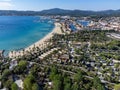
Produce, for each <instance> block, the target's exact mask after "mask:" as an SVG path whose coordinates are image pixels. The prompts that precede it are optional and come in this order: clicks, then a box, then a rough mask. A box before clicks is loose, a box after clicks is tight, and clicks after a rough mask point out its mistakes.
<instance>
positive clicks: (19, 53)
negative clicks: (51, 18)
mask: <svg viewBox="0 0 120 90" xmlns="http://www.w3.org/2000/svg"><path fill="white" fill-rule="evenodd" d="M54 25H55V27H54V28H53V30H52V31H51V32H50V33H48V34H47V35H46V36H44V37H43V38H42V39H40V40H39V41H37V42H35V43H33V44H32V45H30V46H28V47H26V48H24V49H23V50H20V51H10V52H9V53H8V56H9V57H10V58H15V57H18V56H23V55H24V54H27V52H30V51H31V50H32V49H33V48H35V47H39V48H41V49H42V48H45V47H47V45H46V43H45V42H46V41H48V40H49V39H50V38H52V37H53V34H55V33H57V34H62V31H61V24H60V23H57V22H55V23H54Z"/></svg>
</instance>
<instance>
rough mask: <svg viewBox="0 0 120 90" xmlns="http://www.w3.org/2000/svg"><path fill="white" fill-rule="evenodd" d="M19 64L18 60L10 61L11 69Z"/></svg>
mask: <svg viewBox="0 0 120 90" xmlns="http://www.w3.org/2000/svg"><path fill="white" fill-rule="evenodd" d="M17 65H18V62H17V60H15V59H13V60H12V61H10V67H9V69H10V70H12V69H13V67H15V66H17Z"/></svg>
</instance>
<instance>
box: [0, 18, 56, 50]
mask: <svg viewBox="0 0 120 90" xmlns="http://www.w3.org/2000/svg"><path fill="white" fill-rule="evenodd" d="M53 28H54V23H53V21H52V22H51V21H50V19H48V20H47V19H43V18H42V17H40V16H0V50H5V51H13V50H20V49H23V48H26V47H28V46H30V45H32V44H33V43H35V42H37V41H38V40H40V39H42V38H43V37H45V36H46V35H47V34H48V33H50V32H51V31H52V30H53Z"/></svg>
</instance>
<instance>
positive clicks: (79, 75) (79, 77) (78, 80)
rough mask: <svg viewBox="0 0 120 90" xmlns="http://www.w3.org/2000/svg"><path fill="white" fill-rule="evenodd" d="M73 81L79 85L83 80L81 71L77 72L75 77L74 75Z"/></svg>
mask: <svg viewBox="0 0 120 90" xmlns="http://www.w3.org/2000/svg"><path fill="white" fill-rule="evenodd" d="M74 80H75V82H77V83H79V82H82V80H83V75H82V72H81V71H78V72H77V73H76V74H75V75H74Z"/></svg>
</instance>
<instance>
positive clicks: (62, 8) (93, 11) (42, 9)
mask: <svg viewBox="0 0 120 90" xmlns="http://www.w3.org/2000/svg"><path fill="white" fill-rule="evenodd" d="M51 9H61V10H71V11H74V10H80V11H93V12H100V11H109V10H113V11H116V10H120V9H103V10H89V9H88V10H87V9H85V10H84V9H64V8H49V9H42V10H17V9H16V10H15V9H13V10H12V9H11V10H8V9H6V10H4V9H0V11H35V12H37V11H38V12H39V11H44V10H51Z"/></svg>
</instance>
